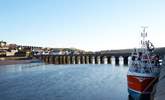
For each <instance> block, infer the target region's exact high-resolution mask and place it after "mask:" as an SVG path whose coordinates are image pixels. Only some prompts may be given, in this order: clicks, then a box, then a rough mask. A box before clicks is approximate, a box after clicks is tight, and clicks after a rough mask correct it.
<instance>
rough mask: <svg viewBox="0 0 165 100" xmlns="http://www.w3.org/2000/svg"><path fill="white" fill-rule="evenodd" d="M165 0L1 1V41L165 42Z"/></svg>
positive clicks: (71, 44)
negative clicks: (142, 34)
mask: <svg viewBox="0 0 165 100" xmlns="http://www.w3.org/2000/svg"><path fill="white" fill-rule="evenodd" d="M164 5H165V0H0V39H1V40H4V41H7V42H8V43H16V44H19V45H30V46H42V47H53V48H63V47H66V48H79V49H83V50H89V51H97V50H111V49H126V48H135V47H139V46H140V39H141V37H140V32H141V31H142V29H141V26H148V28H147V32H148V39H149V40H150V41H151V42H153V44H154V45H155V47H164V46H165V39H164V38H165V28H164V26H165V6H164Z"/></svg>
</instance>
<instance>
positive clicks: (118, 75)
mask: <svg viewBox="0 0 165 100" xmlns="http://www.w3.org/2000/svg"><path fill="white" fill-rule="evenodd" d="M127 70H128V67H127V66H123V65H119V66H115V65H110V64H98V65H96V64H86V65H85V64H84V65H79V64H75V65H53V64H43V63H32V64H16V65H5V66H0V100H128V92H127V78H126V74H127Z"/></svg>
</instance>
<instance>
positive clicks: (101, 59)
mask: <svg viewBox="0 0 165 100" xmlns="http://www.w3.org/2000/svg"><path fill="white" fill-rule="evenodd" d="M100 63H101V64H104V57H103V56H101V57H100Z"/></svg>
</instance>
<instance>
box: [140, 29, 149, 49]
mask: <svg viewBox="0 0 165 100" xmlns="http://www.w3.org/2000/svg"><path fill="white" fill-rule="evenodd" d="M141 28H142V29H143V31H142V33H141V37H142V40H141V44H142V51H143V52H145V50H146V49H147V45H146V44H147V40H146V37H147V32H146V28H148V27H147V26H142V27H141Z"/></svg>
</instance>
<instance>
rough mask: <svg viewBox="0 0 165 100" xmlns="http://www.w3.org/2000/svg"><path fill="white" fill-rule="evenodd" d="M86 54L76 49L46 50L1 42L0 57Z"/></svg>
mask: <svg viewBox="0 0 165 100" xmlns="http://www.w3.org/2000/svg"><path fill="white" fill-rule="evenodd" d="M80 53H85V51H84V50H79V49H76V48H45V47H37V46H23V45H17V44H8V43H7V42H6V41H0V57H10V56H30V55H32V54H33V55H69V54H80Z"/></svg>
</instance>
